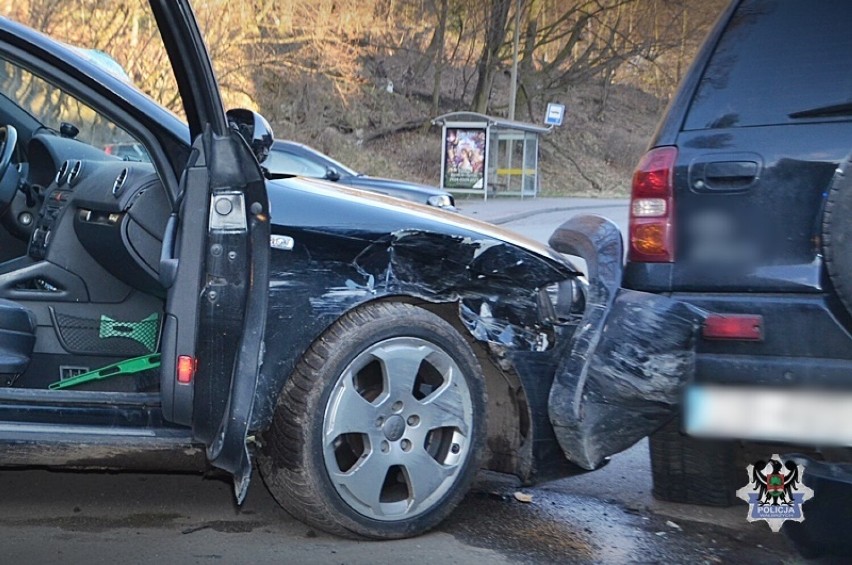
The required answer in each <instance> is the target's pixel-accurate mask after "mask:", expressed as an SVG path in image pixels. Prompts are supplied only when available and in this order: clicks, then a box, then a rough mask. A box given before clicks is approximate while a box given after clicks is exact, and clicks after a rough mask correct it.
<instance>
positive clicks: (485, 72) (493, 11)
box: [472, 0, 512, 114]
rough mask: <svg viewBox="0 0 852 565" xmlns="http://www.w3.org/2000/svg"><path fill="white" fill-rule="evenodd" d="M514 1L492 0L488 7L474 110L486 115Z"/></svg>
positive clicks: (474, 92)
mask: <svg viewBox="0 0 852 565" xmlns="http://www.w3.org/2000/svg"><path fill="white" fill-rule="evenodd" d="M511 4H512V0H492V1H491V3H490V4H488V5H487V7H486V17H485V45H483V47H482V55H480V57H479V63H478V64H477V65H476V70H477V75H478V76H477V78H476V89H474V91H473V104H472V110H473V111H474V112H480V113H482V114H485V113H487V112H488V99H489V98H490V96H491V86H492V84H493V82H494V72H495V71H496V70H497V63H498V62H499V61H500V57H499V56H500V48H501V47H502V46H503V42H504V41H505V39H506V23H507V21H508V19H509V6H511Z"/></svg>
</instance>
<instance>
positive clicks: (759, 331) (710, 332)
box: [702, 314, 763, 341]
mask: <svg viewBox="0 0 852 565" xmlns="http://www.w3.org/2000/svg"><path fill="white" fill-rule="evenodd" d="M702 334H703V335H704V338H705V339H735V340H740V341H762V340H763V316H758V315H752V314H710V315H709V316H708V317H707V319H706V320H705V321H704V329H703V330H702Z"/></svg>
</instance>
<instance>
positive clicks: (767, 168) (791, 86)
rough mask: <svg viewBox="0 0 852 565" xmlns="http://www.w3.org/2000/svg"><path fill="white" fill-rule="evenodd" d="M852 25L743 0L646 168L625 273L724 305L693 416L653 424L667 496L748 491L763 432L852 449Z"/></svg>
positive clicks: (823, 454)
mask: <svg viewBox="0 0 852 565" xmlns="http://www.w3.org/2000/svg"><path fill="white" fill-rule="evenodd" d="M850 22H852V3H850V2H848V1H846V0H833V1H828V0H826V1H823V2H816V3H805V2H788V1H780V0H736V1H734V2H732V3H731V5H730V6H729V7H728V9H727V10H726V11H725V12H724V14H722V16H721V18H720V20H719V21H718V23H717V25H716V27H715V29H714V30H712V31H711V33H710V35H709V37H708V38H707V40H706V42H705V44H704V46H703V48H702V49H701V51H700V52H699V53H698V55H697V58H696V60H695V62H694V64H693V66H692V68H691V70H690V72H689V73H688V74H687V75H686V77H685V78H684V80H683V82H682V84H681V86H680V89H679V91H678V93H677V95H676V96H675V98H674V99H673V101H672V103H671V105H670V108H669V110H668V112H667V114H666V115H665V116H664V118H663V119H662V121H661V123H660V125H659V127H658V129H657V133H656V135H655V137H654V139H653V140H652V142H651V147H650V150H649V151H648V153H647V154H646V155H645V157H644V158H643V159H642V160H641V162H640V163H639V166H638V169H637V171H636V173H635V176H634V180H633V192H632V205H631V216H630V228H629V251H628V262H627V265H626V271H625V278H624V285H625V286H626V287H628V288H632V289H637V290H643V291H647V292H657V293H660V294H662V295H666V296H671V297H674V298H677V299H679V300H682V301H685V302H688V303H691V304H693V305H695V306H698V307H700V308H702V309H704V310H706V311H709V312H712V314H711V315H710V317H709V318H708V319H707V322H706V324H705V326H704V329H703V333H702V338H701V339H700V341H699V342H698V346H697V366H696V373H695V378H694V381H693V382H692V383H691V384H690V387H689V392H688V393H687V394H686V396H685V399H686V403H685V406H684V419H683V421H682V422H678V421H674V422H672V423H671V424H669V425H668V426H666V427H665V428H663V429H662V430H661V431H660V432H659V433H657V434H655V435H653V436H652V437H651V442H650V446H651V461H652V467H653V477H654V494H655V495H656V496H657V497H658V498H661V499H664V500H669V501H674V502H689V503H698V504H714V505H728V504H732V503H733V502H734V500H735V499H736V494H735V491H736V489H737V488H739V487H741V486H742V485H743V484H744V481H745V475H744V471H743V469H744V468H745V465H746V464H747V463H749V461H748V459H744V453H747V451H748V450H746V451H743V447H749V445H747V443H746V442H768V441H771V442H780V443H782V444H793V446H794V449H796V450H806V451H807V452H808V453H810V454H811V455H812V457H817V458H820V459H823V460H826V461H834V462H839V463H844V462H850V461H852V451H850V447H852V168H850V167H852V165H850V158H851V157H850V151H852V104H850V102H849V101H850V100H852V81H850V78H849V77H850V76H852V35H851V34H850V33H849V29H848V28H849V23H850ZM681 430H683V432H685V433H683V432H682V431H681ZM759 449H762V453H761V456H762V457H763V458H764V459H765V458H766V457H767V456H768V455H769V454H771V453H773V452H778V450H782V451H781V453H783V448H782V447H779V445H777V444H776V445H774V446H771V447H770V446H765V445H764V446H763V447H760V448H759ZM773 450H776V451H773ZM848 468H849V467H848V466H847V467H846V469H848ZM844 472H845V473H847V476H846V481H847V482H849V481H850V478H852V475H849V474H848V471H844ZM806 473H807V472H806ZM838 473H840V471H838ZM805 480H806V482H807V474H806V475H805ZM810 520H811V519H810V518H808V522H810Z"/></svg>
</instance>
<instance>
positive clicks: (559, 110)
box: [544, 102, 565, 126]
mask: <svg viewBox="0 0 852 565" xmlns="http://www.w3.org/2000/svg"><path fill="white" fill-rule="evenodd" d="M564 117H565V105H564V104H555V103H553V102H551V103H549V104H548V105H547V114H546V115H545V117H544V123H546V124H547V125H549V126H561V125H562V118H564Z"/></svg>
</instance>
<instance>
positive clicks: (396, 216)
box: [269, 177, 576, 272]
mask: <svg viewBox="0 0 852 565" xmlns="http://www.w3.org/2000/svg"><path fill="white" fill-rule="evenodd" d="M269 200H270V208H271V212H272V224H273V229H275V227H276V226H278V227H279V228H287V227H295V226H300V227H304V228H308V229H317V230H320V229H324V228H336V229H338V230H339V229H344V230H351V231H353V232H357V231H362V230H369V231H377V232H380V231H388V232H393V231H398V230H401V229H402V230H406V229H410V230H422V231H432V232H436V233H445V234H452V235H459V236H462V237H471V238H475V239H491V240H496V241H501V242H505V243H508V244H511V245H515V246H517V247H520V248H522V249H525V250H527V251H529V252H531V253H533V254H535V255H538V256H539V257H541V258H543V259H546V260H548V262H550V263H551V264H553V263H556V264H558V265H559V266H560V267H562V268H565V269H567V270H569V271H571V272H576V268H575V267H574V266H573V265H572V264H571V263H570V262H568V261H567V260H566V259H565V257H564V256H563V255H561V254H560V253H558V252H556V251H555V250H553V249H551V248H550V247H548V246H546V245H543V244H541V243H539V242H537V241H534V240H532V239H528V238H526V237H524V236H522V235H520V234H518V233H515V232H512V231H509V230H505V229H502V228H500V227H498V226H495V225H493V224H489V223H487V222H482V221H479V220H474V219H472V218H467V217H465V216H462V215H460V214H458V213H454V212H445V211H443V210H440V209H437V208H435V207H433V206H427V205H425V204H418V203H416V202H410V201H407V200H400V199H398V198H392V197H388V196H384V195H382V194H377V193H375V192H368V191H366V190H359V189H356V188H349V187H347V186H342V185H340V184H339V183H332V182H327V181H322V180H316V179H309V178H305V177H292V178H287V179H281V180H277V181H273V182H271V183H270V184H269ZM554 266H555V265H554Z"/></svg>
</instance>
